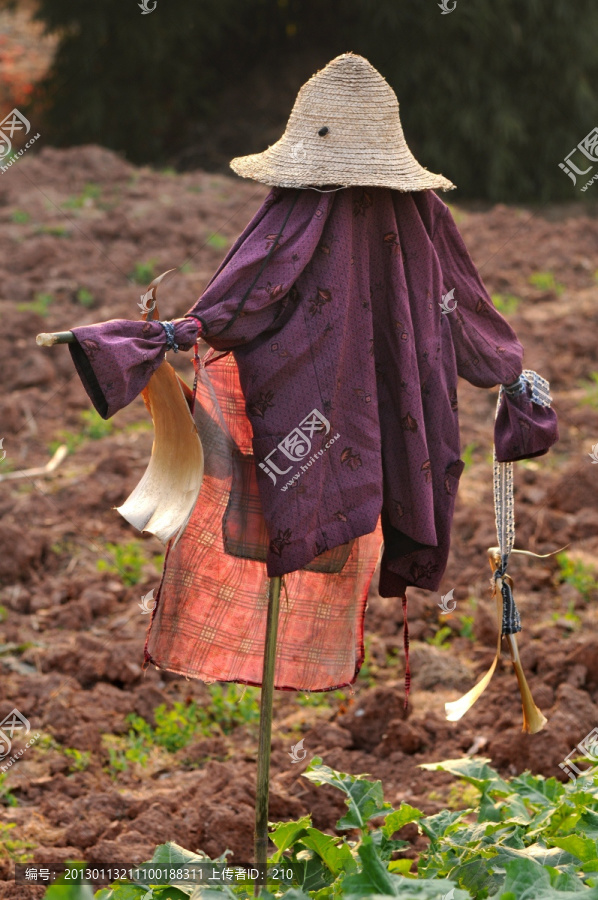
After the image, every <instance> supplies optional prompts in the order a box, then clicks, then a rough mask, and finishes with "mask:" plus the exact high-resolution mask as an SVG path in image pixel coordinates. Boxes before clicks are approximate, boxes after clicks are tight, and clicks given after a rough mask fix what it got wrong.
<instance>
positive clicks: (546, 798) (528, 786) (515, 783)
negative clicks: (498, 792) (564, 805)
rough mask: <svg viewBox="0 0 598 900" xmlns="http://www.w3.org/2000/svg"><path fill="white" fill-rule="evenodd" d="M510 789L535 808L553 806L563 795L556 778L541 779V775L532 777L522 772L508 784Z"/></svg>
mask: <svg viewBox="0 0 598 900" xmlns="http://www.w3.org/2000/svg"><path fill="white" fill-rule="evenodd" d="M510 785H511V789H512V790H513V789H514V790H515V791H516V792H517V793H518V794H519V796H520V797H525V799H526V800H529V801H530V802H531V803H533V804H534V805H535V806H539V807H545V806H554V804H555V803H556V802H557V801H558V799H559V798H560V797H562V796H563V794H564V793H565V788H564V786H563V785H562V784H561V782H560V781H557V779H556V778H543V777H542V775H532V774H531V773H530V772H523V774H522V775H518V776H517V777H516V778H513V779H512V781H511V782H510Z"/></svg>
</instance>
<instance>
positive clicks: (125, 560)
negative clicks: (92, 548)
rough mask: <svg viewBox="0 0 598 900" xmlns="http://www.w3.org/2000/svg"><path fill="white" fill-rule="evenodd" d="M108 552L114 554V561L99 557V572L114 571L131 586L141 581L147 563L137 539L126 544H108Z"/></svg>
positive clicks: (97, 563) (97, 565) (97, 566)
mask: <svg viewBox="0 0 598 900" xmlns="http://www.w3.org/2000/svg"><path fill="white" fill-rule="evenodd" d="M106 552H107V553H109V554H110V555H111V556H112V559H113V561H108V560H106V559H98V561H97V562H96V568H97V570H98V572H112V573H113V574H114V575H120V577H121V578H122V580H123V584H126V585H127V586H128V587H131V586H132V585H134V584H138V583H139V582H140V581H141V574H142V569H143V566H144V564H145V561H146V560H145V556H144V554H143V550H142V549H141V547H140V545H139V544H138V543H137V542H136V541H129V542H128V543H126V544H111V543H108V544H106Z"/></svg>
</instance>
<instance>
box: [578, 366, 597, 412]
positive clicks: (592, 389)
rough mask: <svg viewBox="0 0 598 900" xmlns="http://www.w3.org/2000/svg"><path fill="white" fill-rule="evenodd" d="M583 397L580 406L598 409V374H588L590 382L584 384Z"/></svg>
mask: <svg viewBox="0 0 598 900" xmlns="http://www.w3.org/2000/svg"><path fill="white" fill-rule="evenodd" d="M582 387H583V388H584V389H585V397H583V398H582V399H581V400H580V404H581V406H591V407H592V408H593V409H598V372H590V380H589V381H586V382H584V384H583V385H582Z"/></svg>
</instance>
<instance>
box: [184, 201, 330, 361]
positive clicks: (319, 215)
mask: <svg viewBox="0 0 598 900" xmlns="http://www.w3.org/2000/svg"><path fill="white" fill-rule="evenodd" d="M332 203H333V200H332V195H331V194H324V193H320V192H318V191H315V190H291V189H280V188H279V189H276V190H275V191H273V192H272V193H271V194H270V196H269V197H268V199H267V200H266V202H265V203H264V204H263V206H262V208H261V209H260V210H259V211H258V213H257V215H256V216H255V217H254V219H253V220H252V221H251V222H250V223H249V225H248V226H247V228H246V229H245V231H244V232H243V234H242V235H241V236H240V238H239V240H238V241H237V242H236V244H235V246H234V247H233V248H232V250H231V252H230V253H229V255H228V256H227V258H226V259H225V260H224V263H223V264H222V265H221V267H220V269H219V270H218V272H217V273H216V275H215V276H214V278H213V279H212V281H211V282H210V284H209V285H208V287H207V288H206V290H205V291H204V293H203V294H202V296H201V297H200V299H199V300H198V301H197V303H196V304H195V306H194V307H193V308H192V309H191V310H189V312H188V313H187V315H188V316H192V317H194V318H196V319H198V320H199V321H200V322H201V336H202V338H203V339H204V340H205V341H207V342H208V344H211V345H212V346H213V347H214V348H215V349H217V350H232V349H234V348H236V347H241V346H243V345H244V344H248V343H249V342H250V341H252V340H254V339H255V338H257V337H259V336H260V335H261V334H264V333H266V332H270V331H276V330H278V329H279V328H280V327H281V326H282V325H283V324H284V323H285V322H286V321H287V319H288V317H289V316H290V315H291V313H292V312H293V309H294V308H295V304H296V303H297V301H298V295H297V292H296V291H295V290H294V288H293V286H294V283H295V281H296V280H297V278H298V277H299V275H300V274H301V272H302V271H303V270H304V269H305V267H306V266H307V265H308V263H309V261H310V259H311V257H312V255H313V253H314V251H315V249H316V247H317V245H318V243H319V241H320V238H321V236H322V231H323V229H324V225H325V223H326V219H327V217H328V214H329V212H330V209H331V206H332Z"/></svg>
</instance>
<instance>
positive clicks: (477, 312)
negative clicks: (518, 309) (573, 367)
mask: <svg viewBox="0 0 598 900" xmlns="http://www.w3.org/2000/svg"><path fill="white" fill-rule="evenodd" d="M434 196H435V195H434ZM436 201H437V204H438V209H437V212H436V215H435V230H434V234H433V242H434V247H435V249H436V252H437V254H438V259H439V261H440V265H441V268H442V277H443V285H444V292H445V294H446V293H448V292H449V291H452V290H453V289H454V294H453V297H452V300H451V301H448V305H449V306H451V307H452V306H453V305H454V304H455V301H456V304H457V305H456V307H455V308H454V309H453V310H452V311H451V312H448V313H446V314H445V317H446V319H447V321H448V323H449V325H450V327H451V333H452V336H453V344H454V347H455V354H456V358H457V373H458V374H459V376H460V377H461V378H465V380H466V381H469V382H470V383H471V384H474V385H476V387H484V388H489V387H494V386H495V385H497V384H511V383H512V382H513V381H515V380H516V379H517V378H518V377H519V376H520V375H521V372H522V368H523V366H522V360H523V347H522V346H521V344H520V343H519V341H518V340H517V335H516V334H515V332H514V331H513V329H512V328H511V326H510V325H509V324H508V322H507V321H506V319H505V318H504V317H503V316H501V314H500V313H499V312H498V310H497V309H496V308H495V306H494V304H493V303H492V300H491V299H490V296H489V294H488V292H487V290H486V288H485V287H484V284H483V282H482V279H481V278H480V276H479V274H478V271H477V269H476V267H475V265H474V264H473V261H472V259H471V257H470V255H469V252H468V250H467V247H466V246H465V244H464V243H463V238H462V237H461V235H460V234H459V231H458V229H457V226H456V225H455V221H454V219H453V217H452V215H451V212H450V210H449V208H448V207H447V206H446V205H445V204H444V203H443V202H442V201H441V200H440V199H439V198H436Z"/></svg>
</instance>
